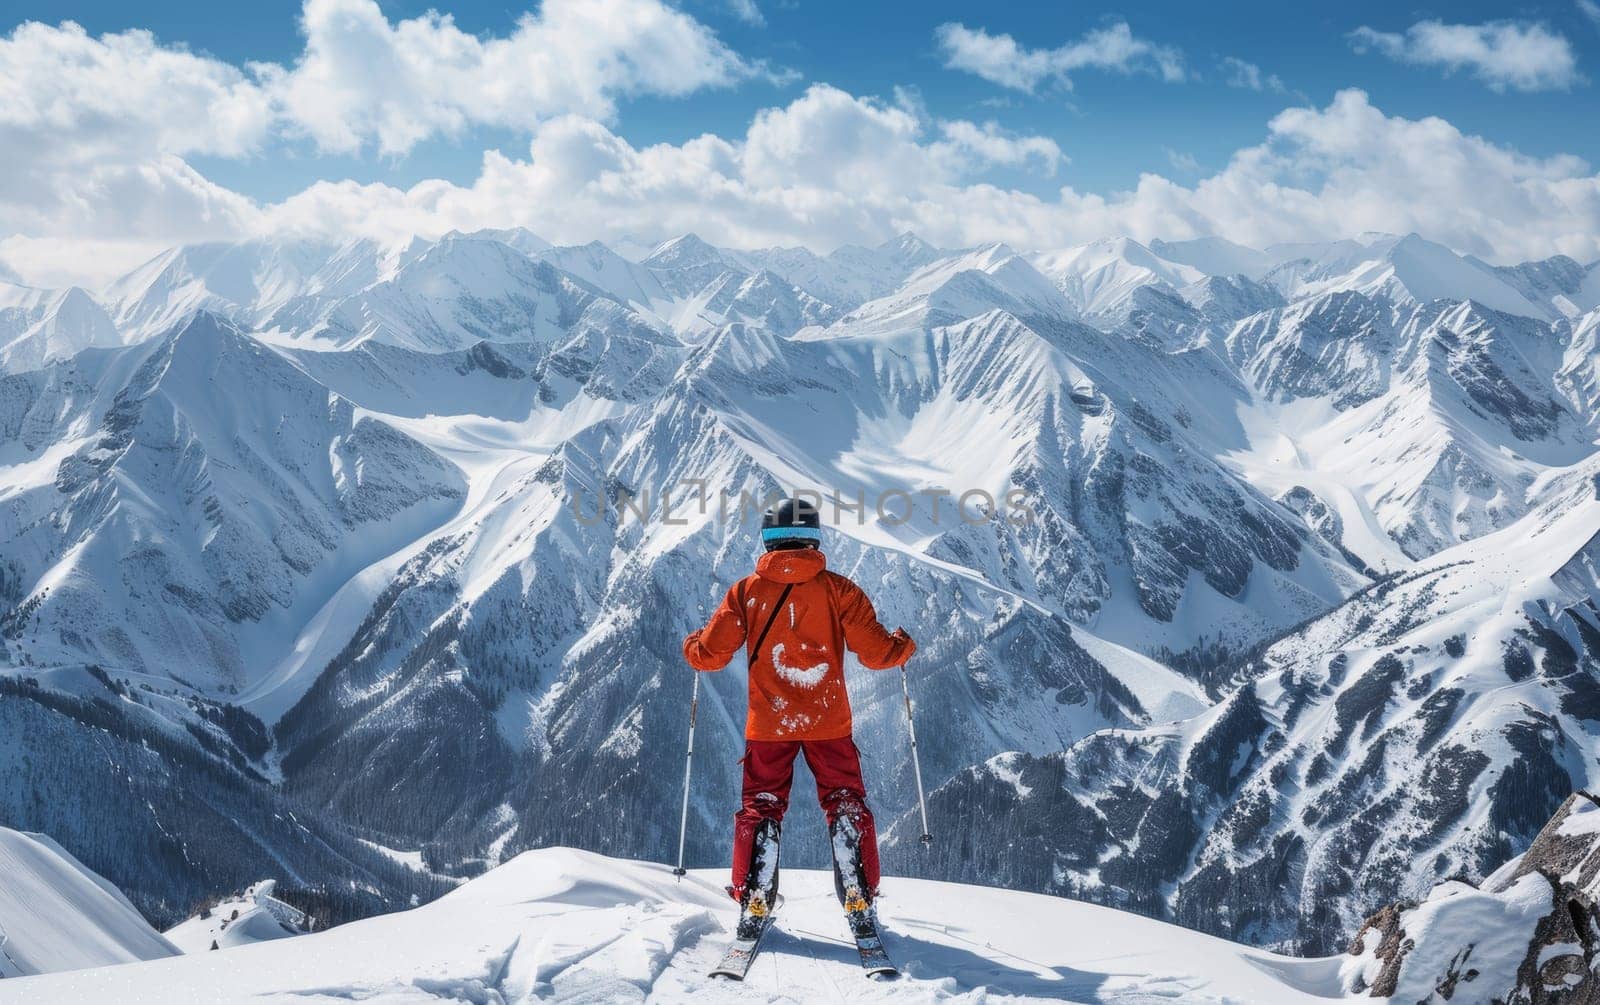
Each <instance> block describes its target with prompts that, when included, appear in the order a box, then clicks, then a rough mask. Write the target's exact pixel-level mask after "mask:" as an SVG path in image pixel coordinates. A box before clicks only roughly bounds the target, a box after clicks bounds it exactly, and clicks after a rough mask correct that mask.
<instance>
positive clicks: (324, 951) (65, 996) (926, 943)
mask: <svg viewBox="0 0 1600 1005" xmlns="http://www.w3.org/2000/svg"><path fill="white" fill-rule="evenodd" d="M724 880H725V877H724V876H723V875H722V873H721V871H720V870H706V871H693V872H691V873H690V874H689V875H688V876H687V877H685V878H684V879H682V880H681V881H680V880H677V879H676V878H675V877H674V876H673V875H672V873H671V870H670V869H668V868H667V867H666V866H662V865H653V864H649V863H642V862H630V861H624V860H620V859H613V858H607V857H604V856H601V855H595V854H592V853H588V852H581V851H573V850H569V849H563V848H551V849H546V850H543V851H534V852H527V853H525V854H523V855H521V856H519V857H518V858H516V859H514V860H512V861H510V862H508V863H506V864H505V865H503V866H501V867H500V868H498V869H496V870H494V871H492V872H490V873H488V874H487V875H485V876H482V877H480V878H479V879H476V880H473V881H472V882H470V883H468V884H466V885H465V886H463V887H461V888H460V889H458V890H456V891H454V892H453V893H450V894H448V895H446V896H445V897H443V898H441V899H440V900H438V901H435V902H434V903H432V904H429V905H427V906H425V907H420V908H417V909H415V910H411V911H406V912H402V913H398V914H391V915H385V916H382V917H377V918H371V919H368V920H366V921H360V922H355V923H353V924H349V925H343V926H340V927H338V928H334V929H331V930H329V931H327V932H322V933H318V934H314V935H307V936H302V937H299V938H294V939H285V940H281V941H276V942H269V943H265V944H261V945H255V946H251V947H248V948H243V949H231V950H227V951H224V952H216V953H204V954H201V955H197V956H185V957H181V958H177V959H170V960H162V961H157V962H154V963H146V964H140V965H135V966H126V967H107V968H102V969H98V970H85V971H79V972H76V973H71V974H60V975H56V976H52V977H43V978H32V979H29V980H25V981H15V982H13V981H0V1002H3V1003H6V1005H13V1003H17V1005H20V1003H22V1002H27V1003H29V1005H68V1003H71V1005H76V1003H79V1002H83V1001H117V1002H120V1003H125V1005H142V1003H150V1005H155V1003H163V1005H164V1003H170V1002H201V1001H204V1002H208V1003H214V1005H230V1003H241V1005H242V1003H245V1002H250V1003H258V1005H269V1003H282V1005H289V1003H298V1002H303V1001H306V1000H307V998H308V997H317V998H323V999H340V1000H359V1001H365V1002H373V1003H386V1005H387V1003H393V1005H399V1003H404V1002H422V1001H435V1000H438V999H441V998H443V999H448V1000H455V1001H470V1002H497V1003H513V1002H515V1003H524V1002H535V1001H558V1002H561V1001H589V1002H598V1001H608V1002H627V1001H644V1000H646V999H650V1000H659V1001H690V1000H693V1001H699V1002H708V1003H711V1002H724V1001H726V1002H734V1001H745V1002H749V1001H758V1002H789V1001H797V1000H799V1001H822V1000H840V999H851V1000H854V999H857V998H864V999H869V1000H872V1001H883V1002H939V1001H993V1002H999V1001H1016V1002H1059V1001H1087V1000H1094V1001H1100V1002H1107V1003H1118V1002H1122V1003H1130V1005H1131V1003H1135V1002H1148V1001H1154V1000H1162V1001H1166V1000H1178V1001H1248V1002H1274V1003H1278V1005H1297V1003H1302V1002H1303V1003H1310V1002H1314V1001H1317V1000H1319V997H1318V996H1319V995H1320V994H1326V993H1329V992H1330V991H1333V990H1335V989H1336V985H1335V984H1334V983H1332V978H1333V977H1334V976H1335V975H1336V969H1335V968H1336V966H1337V962H1336V961H1331V960H1330V961H1317V960H1294V959H1289V958H1287V957H1282V956H1274V955H1272V954H1270V953H1265V952H1261V951H1259V950H1253V949H1248V948H1245V947H1243V946H1238V945H1233V944H1231V943H1227V942H1224V941H1222V940H1220V939H1215V938H1212V937H1210V936H1206V935H1201V934H1199V933H1196V932H1189V931H1185V930H1183V929H1180V928H1175V927H1173V926H1171V925H1165V924H1162V923H1161V922H1158V921H1151V920H1148V919H1145V918H1140V917H1137V916H1134V915H1131V914H1124V913H1122V912H1118V911H1113V910H1109V909H1107V908H1102V907H1095V906H1092V905H1088V904H1080V903H1073V902H1071V901H1066V900H1060V899H1056V898H1053V897H1042V896H1037V895H1034V894H1026V893H1012V892H1007V891H1003V890H992V889H985V888H981V887H970V886H957V885H954V884H947V883H934V882H928V881H924V880H916V879H894V878H891V879H889V880H887V881H886V891H887V892H886V895H885V897H884V899H883V900H882V901H880V915H881V919H882V923H883V927H884V928H885V930H886V933H887V937H886V942H887V945H888V948H889V951H890V953H891V954H892V955H893V956H894V957H895V960H896V962H897V963H898V964H899V965H900V967H901V969H902V971H903V972H904V975H905V976H904V977H902V978H901V979H900V980H898V981H895V982H891V983H872V982H869V981H868V980H867V979H866V978H865V977H864V976H863V975H862V972H861V968H860V967H859V965H858V964H857V962H856V960H855V956H856V951H855V947H854V946H853V945H851V944H850V943H849V941H848V930H847V929H846V928H845V925H844V919H843V914H842V912H841V911H840V909H839V906H838V903H837V901H835V900H834V894H833V888H832V878H831V876H829V875H828V874H827V873H822V872H813V871H805V870H789V869H786V870H784V874H783V887H784V896H785V901H784V905H783V907H782V909H781V910H780V912H779V915H778V922H777V927H776V929H775V930H774V931H773V932H771V933H769V934H768V936H767V937H766V939H765V940H764V942H763V946H762V950H761V954H760V956H758V957H757V959H756V962H755V964H754V966H753V968H752V969H751V971H750V974H749V975H748V977H747V978H746V980H745V982H744V983H743V984H727V983H719V982H716V981H713V980H711V979H710V978H708V977H706V976H705V974H706V972H707V971H708V970H709V969H711V967H712V966H713V965H714V964H715V963H716V961H717V959H718V958H719V957H720V955H721V953H722V948H723V945H724V943H725V940H726V939H727V938H728V936H729V933H730V932H731V930H732V927H733V924H734V921H735V918H736V913H737V912H736V911H735V909H734V906H733V904H732V903H731V902H730V901H729V900H728V897H727V895H726V894H725V893H724V892H723V891H722V888H721V884H722V883H723V882H724Z"/></svg>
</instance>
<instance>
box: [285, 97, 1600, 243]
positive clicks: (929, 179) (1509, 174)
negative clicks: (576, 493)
mask: <svg viewBox="0 0 1600 1005" xmlns="http://www.w3.org/2000/svg"><path fill="white" fill-rule="evenodd" d="M925 133H926V130H924V129H922V128H920V127H919V122H918V120H917V118H916V116H915V115H913V114H912V113H910V112H908V111H906V110H905V109H904V108H901V107H897V106H894V105H888V104H884V103H881V102H876V101H872V100H870V99H863V98H857V97H854V96H851V95H849V94H847V93H845V92H843V91H840V90H837V89H835V88H830V87H823V86H818V87H813V88H811V89H810V90H809V91H808V92H807V93H806V94H805V95H803V96H802V97H800V98H799V99H797V100H796V101H794V102H792V103H791V104H790V105H788V106H785V107H783V108H774V109H768V110H767V111H765V112H763V113H761V114H760V115H759V116H757V118H756V119H755V121H754V122H752V124H751V126H750V128H749V130H748V132H747V133H746V135H745V136H744V137H740V138H734V139H724V138H720V137H716V136H701V137H698V138H696V139H693V140H690V141H689V142H687V143H684V144H682V145H670V144H660V145H656V146H651V147H644V148H635V147H633V146H631V145H630V144H628V143H627V142H626V141H625V140H623V139H621V138H619V137H617V136H615V135H614V134H612V133H611V132H610V131H609V130H607V129H606V128H605V127H603V126H601V125H599V124H598V123H595V122H592V121H588V120H581V119H576V118H573V119H562V120H557V121H555V122H551V123H547V124H545V125H543V126H541V127H540V128H539V130H538V132H537V133H536V135H535V138H534V141H533V143H532V145H531V148H530V157H529V159H528V160H526V161H523V160H513V159H509V158H506V157H503V156H500V155H499V154H490V155H488V156H487V157H486V158H485V162H484V170H483V174H482V176H481V177H480V178H479V179H478V181H477V182H476V183H475V184H473V185H472V186H470V187H458V186H454V185H449V184H447V183H443V182H431V183H427V184H425V185H419V186H417V187H415V188H413V189H410V190H408V191H402V190H399V189H395V188H390V187H387V186H355V185H343V186H336V185H324V186H316V187H314V188H313V189H312V190H309V191H308V192H306V193H302V194H301V195H299V196H296V197H294V198H292V199H290V200H288V201H286V202H285V203H283V204H281V205H279V206H275V207H271V208H270V212H271V215H272V221H273V224H274V225H275V226H278V227H288V228H293V229H295V230H313V231H316V230H318V229H319V228H320V229H325V230H326V232H328V233H330V234H335V235H338V234H343V233H346V232H348V231H349V230H352V229H353V230H356V231H370V230H371V229H372V228H373V227H374V226H375V225H376V223H377V221H385V222H386V225H392V226H393V227H394V228H395V233H400V232H409V231H412V230H420V231H423V232H425V233H439V232H442V231H443V230H447V229H450V228H452V227H463V228H471V227H481V226H488V225H496V226H504V225H507V224H510V223H519V224H523V225H525V226H528V227H530V228H532V229H533V230H535V231H537V232H539V233H541V234H543V235H544V236H546V237H548V238H551V239H553V240H557V241H566V242H577V241H587V240H589V239H591V238H596V237H598V238H600V239H602V240H606V239H620V238H622V237H625V236H635V237H639V238H643V239H655V238H663V237H667V236H672V235H675V234H677V233H681V232H685V231H690V230H693V231H695V232H696V233H698V234H700V235H701V236H703V237H705V238H707V239H708V240H712V241H716V242H721V243H725V244H728V245H732V246H737V247H759V246H765V245H771V244H793V243H802V244H806V245H809V246H811V247H813V248H816V249H819V250H827V249H830V248H832V247H834V246H836V245H838V244H841V243H844V242H848V241H855V242H865V241H877V240H882V239H884V238H885V237H887V236H889V235H892V234H893V233H895V232H897V231H900V230H903V229H907V228H910V229H914V230H916V231H918V232H919V233H921V234H923V235H924V236H926V237H927V238H929V239H930V240H934V241H937V242H941V243H944V244H948V245H952V246H960V245H969V244H975V243H978V242H982V241H989V240H1004V241H1008V242H1010V243H1012V244H1014V245H1016V246H1018V247H1024V248H1043V247H1060V246H1065V245H1070V244H1074V243H1079V242H1082V241H1088V240H1092V239H1094V238H1098V237H1104V236H1108V235H1122V234H1127V235H1130V236H1133V237H1136V238H1140V239H1143V240H1148V239H1151V238H1155V237H1163V238H1167V239H1182V238H1186V237H1195V236H1201V235H1207V234H1218V235H1221V236H1224V237H1228V238H1230V239H1232V240H1236V241H1239V242H1241V243H1245V244H1253V245H1256V246H1261V245H1266V244H1271V243H1276V242H1281V241H1298V240H1322V239H1334V238H1339V237H1346V236H1349V235H1351V234H1355V233H1360V232H1362V231H1365V230H1384V231H1392V232H1407V231H1413V230H1414V231H1418V232H1420V233H1422V234H1425V235H1427V236H1429V237H1431V238H1433V239H1436V240H1440V241H1443V242H1445V243H1447V244H1450V245H1452V246H1454V247H1456V248H1459V249H1461V250H1464V251H1470V252H1474V253H1476V254H1479V255H1482V256H1483V257H1486V258H1492V259H1495V260H1500V261H1515V260H1521V259H1524V258H1534V257H1544V256H1547V255H1550V254H1553V253H1556V252H1565V253H1567V254H1571V255H1573V256H1574V257H1577V258H1579V259H1580V260H1582V261H1591V260H1593V259H1594V258H1596V257H1597V256H1600V177H1597V176H1596V175H1594V173H1593V172H1592V170H1591V169H1590V168H1589V167H1588V166H1587V165H1585V164H1584V163H1583V162H1581V161H1579V160H1577V159H1576V158H1572V157H1552V158H1532V157H1526V156H1523V155H1521V154H1518V153H1517V152H1515V151H1514V150H1510V149H1507V148H1505V147H1500V146H1496V145H1495V144H1492V143H1490V142H1488V141H1486V140H1484V139H1482V138H1479V137H1474V136H1469V135H1466V134H1463V133H1462V132H1460V131H1459V130H1458V129H1456V128H1455V127H1454V126H1452V125H1451V124H1450V123H1448V122H1445V121H1444V120H1442V119H1437V118H1425V119H1419V120H1412V119H1406V118H1402V117H1399V116H1388V115H1385V114H1384V113H1383V112H1382V111H1381V110H1379V109H1377V108H1375V107H1374V106H1373V105H1372V104H1371V102H1370V101H1369V100H1368V98H1367V96H1366V95H1365V94H1364V93H1362V92H1360V91H1356V90H1349V91H1343V92H1341V93H1340V94H1338V95H1337V96H1336V97H1335V98H1334V100H1333V101H1332V102H1331V103H1330V104H1329V105H1328V106H1327V107H1325V108H1321V109H1316V108H1297V109H1290V110H1287V111H1284V112H1281V113H1280V114H1278V115H1277V116H1276V117H1274V118H1273V119H1272V121H1271V122H1270V123H1269V125H1268V135H1267V137H1266V139H1265V140H1264V142H1262V143H1261V144H1259V145H1256V146H1252V147H1248V148H1245V149H1243V150H1240V151H1238V152H1236V153H1235V154H1234V156H1233V157H1232V158H1231V159H1230V161H1229V163H1228V164H1227V166H1226V167H1224V168H1223V169H1222V170H1220V171H1218V172H1216V173H1214V174H1212V175H1210V176H1208V177H1205V178H1203V179H1201V180H1199V181H1198V182H1196V183H1194V184H1193V185H1188V186H1186V185H1183V184H1179V183H1177V182H1174V181H1172V180H1169V179H1167V178H1164V177H1161V176H1159V175H1156V174H1146V175H1144V176H1143V177H1141V178H1140V180H1139V183H1138V185H1137V186H1136V187H1135V188H1134V189H1133V190H1131V191H1127V192H1119V193H1115V194H1112V195H1109V196H1102V195H1096V194H1088V193H1082V192H1079V191H1077V190H1075V189H1072V188H1070V187H1066V188H1062V189H1060V190H1059V191H1058V192H1057V193H1056V194H1055V195H1054V196H1052V197H1048V198H1046V197H1040V196H1037V195H1033V194H1030V193H1027V192H1021V191H1017V190H1010V189H1004V188H1001V187H998V186H996V185H994V184H992V183H989V182H986V181H984V180H983V179H982V167H983V165H984V163H986V162H987V163H1006V162H1008V160H1009V161H1012V162H1014V161H1015V159H1016V158H1017V157H1018V156H1019V154H1018V153H1017V150H1016V148H1008V147H1006V146H1005V145H1004V144H997V145H992V146H991V145H988V144H986V143H984V142H982V138H983V137H986V136H987V135H989V134H988V132H987V131H986V127H983V126H977V125H974V124H972V123H965V124H962V125H951V124H949V123H945V124H939V125H938V126H937V128H936V132H935V133H933V134H928V135H925ZM952 136H957V137H966V138H968V139H970V140H971V142H964V143H960V144H957V146H959V147H960V148H961V149H959V150H952V149H951V148H950V144H951V143H952V140H951V139H950V137H952ZM824 151H826V152H827V153H828V156H822V155H821V154H822V152H824ZM957 154H959V156H957ZM835 156H837V160H836V159H835ZM1020 156H1022V157H1023V158H1024V159H1028V158H1030V157H1032V158H1033V159H1034V160H1037V159H1039V158H1040V157H1042V156H1047V155H1046V154H1042V153H1036V154H1032V155H1029V154H1026V153H1023V154H1021V155H1020Z"/></svg>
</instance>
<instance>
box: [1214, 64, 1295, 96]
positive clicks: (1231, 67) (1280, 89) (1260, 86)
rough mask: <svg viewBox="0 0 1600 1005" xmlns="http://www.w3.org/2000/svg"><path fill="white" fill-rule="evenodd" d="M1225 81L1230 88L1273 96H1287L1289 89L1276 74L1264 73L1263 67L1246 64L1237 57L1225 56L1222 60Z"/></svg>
mask: <svg viewBox="0 0 1600 1005" xmlns="http://www.w3.org/2000/svg"><path fill="white" fill-rule="evenodd" d="M1221 65H1222V70H1223V73H1225V74H1226V76H1225V77H1224V78H1223V80H1224V81H1225V82H1226V83H1227V85H1228V86H1229V87H1238V88H1242V89H1244V90H1247V91H1271V92H1272V93H1273V94H1287V93H1289V89H1288V88H1287V87H1285V86H1284V83H1283V81H1282V80H1281V79H1279V78H1278V75H1277V74H1275V73H1263V72H1262V70H1261V67H1259V66H1257V65H1256V64H1254V63H1250V62H1246V61H1245V60H1242V59H1240V58H1238V57H1237V56H1224V57H1222V59H1221Z"/></svg>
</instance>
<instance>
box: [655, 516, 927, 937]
mask: <svg viewBox="0 0 1600 1005" xmlns="http://www.w3.org/2000/svg"><path fill="white" fill-rule="evenodd" d="M821 527H822V525H821V521H820V520H819V519H818V515H817V510H816V508H815V507H814V506H812V505H811V504H810V503H808V502H805V501H804V500H801V499H786V500H784V501H782V502H780V503H779V504H777V505H776V506H773V507H772V508H771V509H769V510H767V512H766V513H765V514H764V516H763V517H762V521H761V541H762V544H763V545H764V546H765V547H766V554H764V555H762V556H761V558H760V559H759V560H758V561H757V562H756V571H755V573H754V574H753V575H750V576H746V577H745V578H744V579H741V580H740V581H739V582H737V583H735V584H734V586H733V588H732V589H730V590H729V591H728V592H727V595H726V596H724V597H723V599H722V603H721V605H720V606H718V608H717V610H716V611H715V612H714V613H713V614H712V615H711V620H710V621H708V622H707V623H706V626H705V627H704V628H702V629H700V630H699V631H696V632H693V633H691V634H690V635H689V637H688V638H686V639H684V640H683V655H684V659H686V660H687V661H688V662H689V665H690V666H692V667H694V669H695V670H697V671H713V670H721V669H722V668H723V667H725V666H727V665H728V661H729V660H731V659H732V658H733V655H734V654H735V653H737V652H738V651H739V650H740V649H741V648H743V649H745V651H746V655H747V657H748V658H749V662H750V705H749V712H748V715H747V717H746V719H745V756H744V759H743V761H744V785H743V796H742V800H741V805H740V808H739V811H738V813H736V814H735V815H734V829H733V885H732V886H730V887H729V893H730V894H731V895H732V896H733V897H734V899H735V900H737V901H739V903H740V906H741V909H742V910H741V929H744V931H741V933H740V938H741V939H743V938H746V937H747V936H748V937H753V938H754V939H759V935H760V932H761V931H762V930H763V929H764V925H765V923H766V921H767V919H768V917H769V915H770V911H771V908H772V906H773V905H774V900H775V897H776V895H777V867H778V839H779V834H780V831H781V824H782V821H783V815H784V811H785V810H787V809H788V808H789V786H790V783H791V782H792V781H793V780H794V759H795V756H796V755H798V754H804V755H805V759H806V764H807V765H808V766H809V767H810V768H811V773H812V775H814V776H815V777H816V781H817V801H818V802H819V803H821V805H822V810H823V813H824V814H825V815H826V816H827V820H828V831H829V834H830V835H831V836H832V842H831V843H832V845H833V856H834V887H835V892H836V893H837V894H838V897H839V902H840V904H841V905H843V906H844V908H845V910H846V912H847V913H848V915H849V916H850V920H851V926H852V928H853V929H855V930H856V931H857V932H858V935H859V934H862V933H865V932H867V931H868V930H870V931H871V932H872V934H873V935H874V937H875V934H876V918H875V917H874V914H875V912H874V911H873V910H872V902H873V899H874V898H875V897H876V896H877V892H878V841H877V830H876V828H875V826H874V824H873V819H872V811H871V810H869V809H868V808H867V802H866V797H867V792H866V785H865V784H864V783H863V781H862V779H861V757H860V752H859V751H857V750H856V745H855V741H854V739H853V738H852V733H853V730H852V724H851V719H850V699H849V695H848V693H847V691H846V688H845V679H844V659H843V657H844V649H845V648H846V647H848V648H849V649H850V651H851V652H853V653H855V654H856V657H857V658H858V659H859V660H860V661H861V665H862V666H864V667H867V668H868V669H870V670H888V669H891V668H893V667H898V666H900V665H901V664H902V663H904V662H905V661H906V660H908V659H910V658H911V654H912V653H914V652H916V649H917V646H916V643H915V642H913V641H912V640H911V637H910V636H909V635H907V634H906V632H905V630H904V629H898V628H897V629H896V630H895V631H894V632H893V633H890V632H888V631H886V630H885V629H884V627H883V625H881V624H879V623H878V616H877V613H876V612H875V611H874V610H873V608H872V602H871V601H870V600H868V599H867V596H866V594H865V593H863V592H861V588H860V587H858V586H857V585H856V584H855V583H853V582H851V581H850V580H849V579H848V578H846V577H844V576H841V575H839V574H838V573H836V572H831V571H829V569H828V567H827V565H828V563H827V558H826V557H825V556H824V554H823V553H822V551H821V545H822V529H821ZM747 922H748V924H747ZM750 951H751V953H753V952H754V948H753V945H752V948H751V950H750Z"/></svg>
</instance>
